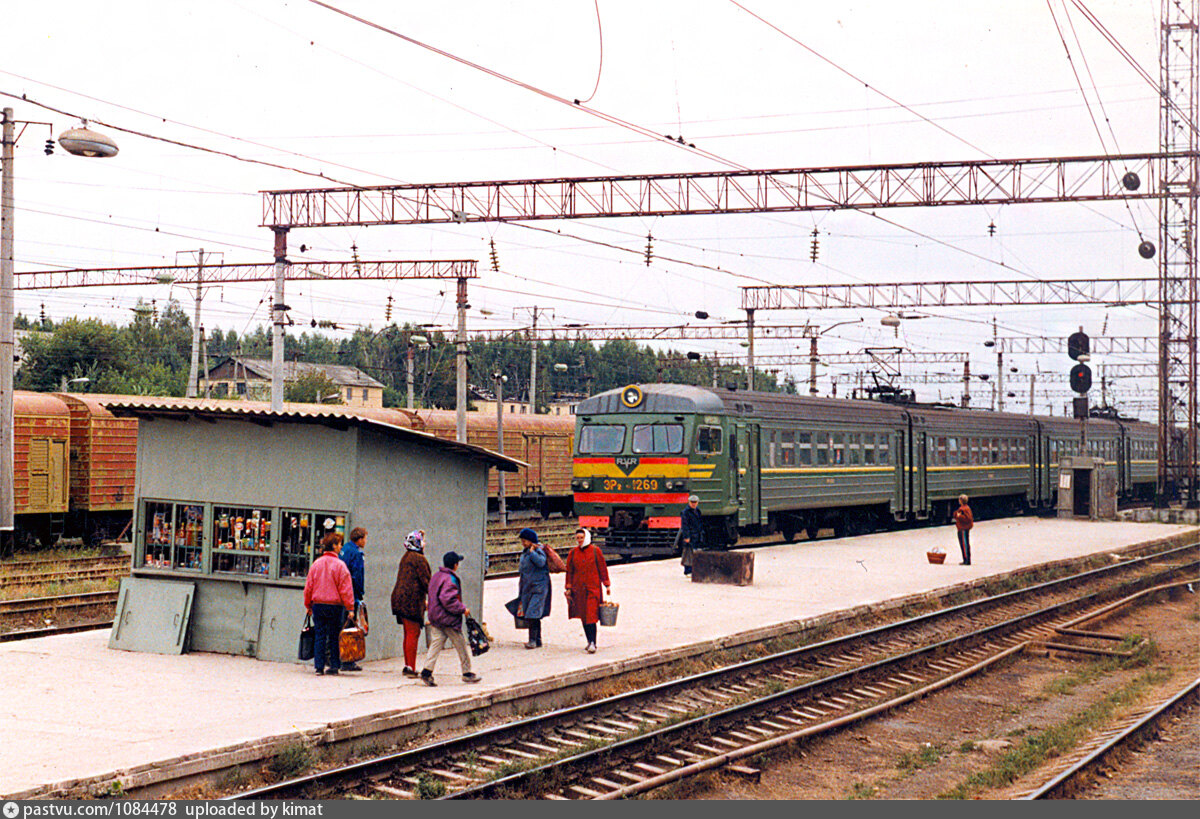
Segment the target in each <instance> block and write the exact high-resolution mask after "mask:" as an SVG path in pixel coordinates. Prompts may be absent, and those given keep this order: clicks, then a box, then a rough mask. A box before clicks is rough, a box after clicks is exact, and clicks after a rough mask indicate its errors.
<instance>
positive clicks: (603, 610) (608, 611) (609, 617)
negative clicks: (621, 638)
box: [600, 602, 621, 626]
mask: <svg viewBox="0 0 1200 819" xmlns="http://www.w3.org/2000/svg"><path fill="white" fill-rule="evenodd" d="M619 608H621V606H620V604H618V603H609V602H604V603H601V604H600V625H602V626H615V625H616V624H617V610H618V609H619Z"/></svg>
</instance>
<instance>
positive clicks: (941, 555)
mask: <svg viewBox="0 0 1200 819" xmlns="http://www.w3.org/2000/svg"><path fill="white" fill-rule="evenodd" d="M925 557H927V558H928V559H929V562H930V563H945V562H946V553H945V552H926V553H925Z"/></svg>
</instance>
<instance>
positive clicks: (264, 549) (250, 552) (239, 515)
mask: <svg viewBox="0 0 1200 819" xmlns="http://www.w3.org/2000/svg"><path fill="white" fill-rule="evenodd" d="M270 551H271V510H270V509H264V508H254V507H248V506H214V507H213V551H212V570H213V571H214V572H236V573H238V574H257V575H266V574H268V573H269V572H270V571H271V554H270Z"/></svg>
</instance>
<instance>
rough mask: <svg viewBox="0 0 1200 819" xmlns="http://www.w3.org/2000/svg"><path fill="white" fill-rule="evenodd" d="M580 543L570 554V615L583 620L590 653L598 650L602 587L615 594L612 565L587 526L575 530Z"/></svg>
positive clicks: (568, 583)
mask: <svg viewBox="0 0 1200 819" xmlns="http://www.w3.org/2000/svg"><path fill="white" fill-rule="evenodd" d="M575 543H576V546H575V548H574V549H572V550H571V553H570V554H569V555H567V617H569V618H571V619H572V620H582V621H583V633H584V635H585V636H586V637H587V641H588V644H587V653H588V654H595V653H596V621H597V620H599V619H600V603H601V601H602V600H604V595H602V594H601V593H600V586H601V585H602V584H603V586H604V590H605V591H606V592H608V593H609V594H612V588H611V586H610V584H609V580H608V564H607V563H605V562H604V555H603V554H601V553H600V547H599V546H596V545H594V544H593V543H592V533H591V532H589V531H588V530H587V529H576V530H575Z"/></svg>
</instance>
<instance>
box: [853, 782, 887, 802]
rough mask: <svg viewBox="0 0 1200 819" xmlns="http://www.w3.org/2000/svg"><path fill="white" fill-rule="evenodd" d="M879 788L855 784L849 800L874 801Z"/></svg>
mask: <svg viewBox="0 0 1200 819" xmlns="http://www.w3.org/2000/svg"><path fill="white" fill-rule="evenodd" d="M878 791H879V788H877V787H875V786H874V785H868V784H867V783H865V782H855V783H854V786H853V787H852V788H851V789H850V793H848V794H847V795H846V798H847V799H874V798H875V794H876V793H877V792H878Z"/></svg>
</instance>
